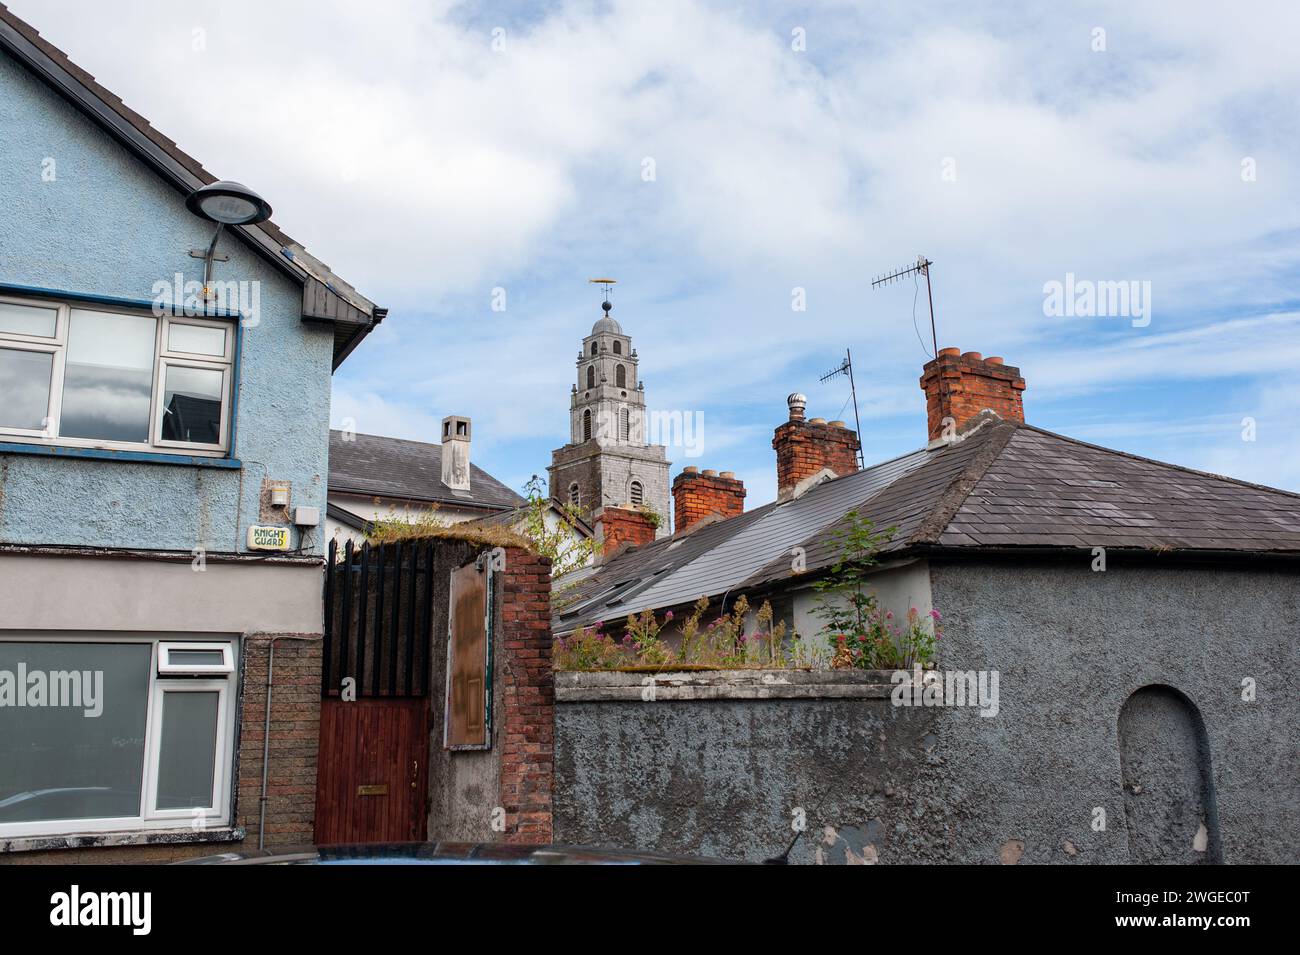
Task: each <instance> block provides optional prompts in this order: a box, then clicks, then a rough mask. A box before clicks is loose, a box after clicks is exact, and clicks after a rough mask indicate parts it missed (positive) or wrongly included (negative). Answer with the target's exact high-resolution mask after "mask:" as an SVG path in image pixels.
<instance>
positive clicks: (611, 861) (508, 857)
mask: <svg viewBox="0 0 1300 955" xmlns="http://www.w3.org/2000/svg"><path fill="white" fill-rule="evenodd" d="M177 864H178V865H725V864H727V863H726V861H725V860H722V859H706V858H702V857H697V856H673V855H664V854H662V853H657V852H625V851H621V850H616V849H599V848H589V847H584V846H554V845H545V846H532V845H519V844H516V843H505V842H478V843H475V842H394V843H377V844H371V845H344V846H315V847H307V848H302V849H275V850H271V849H262V850H250V851H247V852H223V853H220V854H218V855H212V856H203V857H202V858H198V859H186V860H184V861H183V862H180V863H177ZM734 864H739V863H734Z"/></svg>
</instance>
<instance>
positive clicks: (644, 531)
mask: <svg viewBox="0 0 1300 955" xmlns="http://www.w3.org/2000/svg"><path fill="white" fill-rule="evenodd" d="M592 523H593V524H594V525H595V528H596V539H597V540H598V541H600V546H601V554H602V555H604V554H609V553H611V552H612V551H614V550H615V549H617V548H618V547H619V546H621V545H623V544H631V545H632V546H633V547H640V546H641V545H642V544H649V543H650V542H651V541H652V540H654V539H655V525H654V524H653V523H652V522H651V518H650V514H649V513H648V512H647V511H644V510H642V509H641V508H637V507H602V508H601V509H600V510H598V511H596V513H595V514H594V515H593V517H592Z"/></svg>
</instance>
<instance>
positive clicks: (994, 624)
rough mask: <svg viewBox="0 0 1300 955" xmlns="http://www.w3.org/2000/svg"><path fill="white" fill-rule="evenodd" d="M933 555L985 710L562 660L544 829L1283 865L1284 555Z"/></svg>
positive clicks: (880, 678) (670, 842)
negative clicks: (798, 831) (551, 814)
mask: <svg viewBox="0 0 1300 955" xmlns="http://www.w3.org/2000/svg"><path fill="white" fill-rule="evenodd" d="M930 573H931V582H932V589H933V594H934V601H935V606H937V607H940V608H942V609H943V612H944V614H945V624H946V631H945V634H944V637H943V640H942V642H941V654H940V658H939V661H940V662H939V668H940V669H941V670H977V671H978V670H984V671H992V670H996V671H998V674H999V686H998V712H997V714H996V716H990V717H986V716H981V715H980V712H979V709H978V708H976V707H934V708H926V707H899V706H895V705H893V702H892V701H891V699H890V692H891V691H892V690H893V687H892V686H891V685H889V684H888V683H887V682H886V681H887V680H888V674H870V673H860V672H847V673H846V672H843V671H831V672H827V673H809V672H797V671H771V672H769V673H767V674H763V673H755V672H754V671H740V672H733V673H730V674H713V675H708V674H698V673H697V674H679V675H677V676H676V677H673V678H671V679H669V680H666V681H664V682H662V683H659V684H658V685H656V686H654V687H653V688H648V687H647V686H646V685H645V683H644V678H645V675H644V674H640V673H637V674H573V673H560V674H557V676H556V686H557V691H556V692H557V706H556V795H555V835H556V839H557V841H562V842H577V843H595V844H610V845H618V846H635V847H638V848H641V849H657V850H660V851H665V852H673V853H685V854H702V855H708V856H718V857H724V858H732V859H745V860H750V861H759V860H762V859H765V858H770V857H773V856H777V855H779V854H780V853H781V852H782V851H783V850H784V848H785V846H786V845H787V844H788V843H789V841H790V839H791V838H792V837H793V835H794V829H793V825H794V824H795V823H797V822H798V823H802V824H804V825H806V831H805V832H804V834H803V835H802V836H801V837H800V839H799V841H798V843H797V845H796V847H795V849H794V851H793V852H792V854H791V861H793V862H798V863H826V864H843V863H872V862H880V863H931V862H960V863H999V862H1001V863H1014V862H1023V863H1098V862H1105V863H1124V862H1157V861H1161V862H1211V861H1217V860H1222V861H1225V862H1230V863H1246V862H1252V863H1255V862H1258V863H1276V862H1293V861H1294V860H1295V846H1296V845H1297V843H1300V776H1298V774H1297V773H1296V772H1295V763H1294V728H1295V726H1296V724H1297V720H1300V698H1297V696H1296V694H1295V692H1294V685H1295V651H1294V634H1295V632H1296V629H1297V626H1300V587H1298V586H1297V583H1298V579H1297V577H1298V575H1297V574H1296V573H1295V571H1294V570H1263V569H1244V568H1241V567H1238V568H1235V569H1234V568H1231V567H1227V568H1225V567H1186V566H1162V565H1158V564H1156V565H1152V564H1150V563H1148V564H1141V565H1138V564H1129V565H1125V564H1116V563H1115V562H1114V561H1113V560H1112V562H1111V564H1110V568H1109V569H1108V570H1107V571H1106V572H1104V573H1093V572H1092V571H1091V569H1090V567H1089V563H1088V561H1087V560H1080V561H1078V562H1074V563H1070V564H1064V563H1057V564H1053V563H1045V562H1038V563H1035V564H1027V563H1004V562H990V561H984V562H962V563H940V562H932V563H931V571H930ZM1250 687H1253V689H1254V695H1253V697H1252V696H1251V694H1250V692H1249V688H1250ZM651 690H652V691H653V692H651ZM1243 694H1244V696H1245V697H1246V698H1243ZM648 696H653V699H647V698H646V697H648ZM1202 826H1204V827H1205V829H1204V830H1202Z"/></svg>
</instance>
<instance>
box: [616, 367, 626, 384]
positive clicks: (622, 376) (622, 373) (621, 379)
mask: <svg viewBox="0 0 1300 955" xmlns="http://www.w3.org/2000/svg"><path fill="white" fill-rule="evenodd" d="M614 384H615V385H617V386H618V387H620V388H626V387H627V368H625V367H624V366H623V365H619V366H618V367H617V368H615V369H614Z"/></svg>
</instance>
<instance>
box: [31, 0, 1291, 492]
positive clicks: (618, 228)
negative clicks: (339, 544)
mask: <svg viewBox="0 0 1300 955" xmlns="http://www.w3.org/2000/svg"><path fill="white" fill-rule="evenodd" d="M11 6H12V7H13V9H14V10H15V12H16V13H17V14H18V15H20V16H23V17H25V18H27V19H28V20H29V21H30V22H32V23H33V24H34V25H35V26H37V27H38V28H39V29H41V30H42V32H44V33H45V34H46V35H47V36H48V37H49V39H51V41H52V42H54V43H56V44H57V45H59V46H60V47H62V48H63V49H64V50H66V51H67V52H68V53H69V55H71V56H72V58H73V59H74V60H75V61H77V62H78V63H80V64H81V65H82V66H84V67H85V68H87V69H88V70H89V71H90V72H91V73H94V74H95V75H97V76H99V77H100V78H101V80H102V81H103V82H104V83H105V85H107V86H108V87H109V88H111V89H113V90H114V91H115V92H117V93H119V94H120V95H122V96H123V97H124V98H125V100H126V102H127V103H128V104H129V105H131V106H132V107H134V108H136V109H138V110H139V111H140V112H142V113H143V114H144V115H146V116H148V117H149V118H150V119H151V120H152V121H153V122H154V124H155V125H156V126H157V127H158V128H159V129H161V130H162V131H163V132H164V133H166V134H167V135H169V136H172V137H174V138H176V139H177V140H178V141H179V142H180V143H181V144H182V146H183V147H184V148H186V149H188V150H189V151H190V152H191V153H192V154H193V155H195V156H196V157H198V158H200V159H201V160H202V161H203V162H204V163H205V164H206V165H207V166H208V167H209V168H210V169H212V170H213V171H214V172H215V173H217V174H218V175H221V176H224V177H229V178H237V179H241V180H243V181H246V182H248V183H249V184H250V185H252V186H253V187H254V188H257V189H258V190H259V191H261V192H263V193H264V194H266V195H267V196H268V197H269V198H270V199H271V201H272V203H273V204H274V205H275V207H276V220H277V222H279V223H280V224H281V225H282V226H283V227H284V228H285V229H286V231H288V232H289V233H290V234H291V235H293V236H294V237H295V238H297V239H299V240H300V241H302V242H303V243H304V244H305V245H306V246H307V247H308V248H309V249H311V250H312V251H313V252H314V253H316V254H317V255H319V256H321V257H322V258H323V259H324V260H325V261H327V262H329V263H330V264H331V266H333V267H334V268H335V269H336V270H337V271H338V272H339V274H340V275H342V276H344V277H345V278H346V279H348V280H349V281H351V282H353V283H355V284H356V285H357V286H358V287H359V288H360V289H361V290H362V291H363V292H364V293H366V294H367V295H369V296H371V297H372V298H374V299H376V300H377V301H379V302H381V303H382V304H384V305H388V306H390V307H392V312H391V314H390V318H389V320H388V323H387V325H386V327H385V329H384V331H383V333H382V334H378V335H376V336H374V337H373V338H372V339H371V340H370V341H368V342H367V343H366V344H365V345H364V346H363V347H362V348H361V349H360V350H359V351H358V352H357V353H356V355H354V356H353V357H352V358H350V359H349V362H348V364H347V365H345V366H344V370H343V372H342V373H341V374H340V377H339V379H338V381H337V382H336V395H335V402H334V405H335V408H334V411H335V419H336V420H337V419H338V418H339V416H340V412H341V410H342V409H349V410H350V412H351V413H352V414H353V415H354V416H356V417H357V418H358V420H359V421H360V420H362V419H363V418H364V419H366V420H367V421H370V422H372V424H369V425H367V426H366V429H367V430H376V431H382V432H388V433H405V434H408V435H412V436H414V435H418V434H433V433H436V422H437V421H438V420H439V419H440V418H441V416H442V415H443V414H445V413H450V412H452V411H456V412H458V413H469V414H472V415H473V416H474V417H475V420H476V422H477V426H476V437H480V436H489V435H490V438H488V440H489V441H490V442H492V443H493V444H494V445H496V446H497V448H498V450H500V451H501V453H502V454H503V455H506V456H508V454H507V452H506V451H505V450H504V449H506V448H508V447H509V446H510V443H511V442H525V441H531V442H532V443H531V444H528V454H530V455H535V454H536V453H537V451H536V448H535V444H536V442H537V441H538V439H539V438H541V440H542V443H543V444H547V443H548V442H550V441H552V439H553V443H559V442H560V441H562V440H563V439H564V436H565V434H566V426H567V405H566V402H567V392H568V384H569V381H570V377H571V372H572V359H573V354H572V353H573V352H574V351H575V350H576V347H577V344H578V341H579V339H580V337H581V336H582V334H583V333H584V332H585V331H586V325H587V324H588V323H590V321H592V320H593V319H594V317H595V315H594V312H595V309H594V297H593V296H591V295H590V294H589V293H588V290H587V289H586V288H585V286H584V285H583V284H582V283H583V281H584V280H585V278H587V277H588V276H589V275H591V274H594V273H596V272H598V271H601V270H602V269H606V268H609V269H617V270H618V272H619V277H620V278H623V279H624V280H625V285H624V286H620V292H619V298H618V304H619V308H618V309H617V311H616V314H618V315H620V316H621V317H622V318H623V320H624V321H625V323H626V324H627V326H628V330H629V331H631V332H632V333H633V334H634V335H636V336H637V343H638V346H639V347H640V349H641V353H642V360H643V364H642V375H643V377H645V378H646V379H647V380H648V381H649V385H648V389H649V392H648V396H649V400H650V402H651V404H652V405H657V406H660V407H679V408H684V409H702V410H705V411H706V414H709V415H710V416H711V418H710V420H712V421H718V422H721V423H725V424H724V427H727V428H728V429H729V430H728V432H727V434H726V435H725V439H724V437H723V436H719V438H718V442H719V443H718V449H719V450H720V451H721V452H723V453H725V454H727V455H733V454H734V455H735V459H734V460H731V461H726V460H724V461H712V462H709V464H708V465H706V466H714V465H716V466H718V467H734V468H735V469H736V470H738V471H740V472H743V473H754V474H757V473H760V472H762V473H765V472H767V471H770V464H769V463H768V462H769V459H770V455H771V451H770V448H768V447H767V439H766V433H767V432H768V431H770V428H771V427H772V426H773V425H775V424H776V423H778V422H779V421H780V420H781V418H782V417H783V415H784V407H783V399H784V396H785V394H786V393H787V392H788V391H790V390H793V389H795V388H799V389H801V390H805V391H808V392H809V393H810V394H812V395H813V396H814V399H815V400H816V401H818V402H820V401H822V400H823V399H824V400H825V403H826V404H828V405H832V404H833V405H834V407H830V408H825V409H821V410H822V411H824V413H825V414H826V415H827V416H833V415H834V413H835V408H837V407H838V406H839V404H840V402H841V401H842V400H843V397H844V396H845V395H844V393H843V391H842V390H834V389H830V388H823V389H822V390H817V385H816V380H815V374H816V372H820V371H822V370H824V368H825V367H829V366H830V365H831V364H833V363H834V361H835V360H836V359H837V357H838V355H839V354H840V353H841V351H842V348H843V347H844V346H845V345H852V346H853V348H854V351H855V357H856V358H857V360H858V367H859V368H861V369H863V373H861V374H860V375H859V385H860V387H861V389H862V397H863V411H864V415H865V419H866V420H867V421H869V422H873V423H875V422H879V420H880V418H881V417H887V416H894V417H899V418H902V417H903V416H908V417H907V420H908V422H909V425H908V426H910V427H912V430H914V431H915V432H916V440H915V441H911V442H908V444H915V443H919V440H920V437H921V434H920V432H921V425H920V422H919V421H916V422H915V423H914V424H913V423H912V419H913V418H915V417H916V416H918V415H919V414H920V407H921V401H920V392H919V389H917V387H916V378H917V375H918V373H919V366H920V363H921V358H920V347H919V346H918V344H917V341H916V334H915V333H914V331H913V329H912V328H911V327H909V326H910V325H911V324H912V319H913V312H912V302H913V290H912V289H910V288H907V287H906V285H904V286H903V287H902V288H899V287H893V288H891V289H886V290H882V291H877V292H873V291H871V289H870V286H869V279H870V278H871V277H872V276H873V275H874V274H876V273H879V272H882V271H885V270H887V269H889V268H892V267H896V266H899V265H903V264H904V263H906V262H908V261H911V260H912V259H913V257H914V256H915V254H916V253H917V252H918V251H925V252H926V253H927V254H929V255H930V256H931V257H932V258H933V259H934V260H935V262H936V266H935V300H936V307H937V309H938V316H939V327H940V337H941V341H940V345H943V344H958V345H961V346H962V347H965V348H976V349H979V350H981V351H984V352H985V353H1000V354H1003V355H1005V356H1006V358H1007V360H1008V362H1009V363H1013V364H1019V365H1021V366H1022V368H1024V369H1025V371H1026V374H1027V375H1031V381H1030V385H1031V392H1030V395H1031V398H1030V400H1031V402H1032V401H1037V400H1042V401H1044V402H1045V403H1050V402H1051V401H1053V400H1056V399H1064V398H1067V397H1068V398H1069V399H1071V400H1072V401H1075V402H1076V403H1077V402H1080V401H1085V400H1086V399H1087V397H1088V396H1089V395H1092V396H1097V395H1106V394H1111V393H1113V392H1115V391H1116V390H1120V391H1122V390H1124V389H1139V388H1144V387H1146V386H1148V385H1149V383H1150V382H1151V381H1152V380H1153V379H1154V380H1157V381H1166V382H1170V383H1173V384H1177V383H1179V382H1188V381H1193V380H1204V379H1206V378H1211V377H1215V376H1225V375H1237V376H1251V375H1255V376H1258V375H1262V374H1265V373H1270V372H1271V371H1273V370H1276V369H1277V368H1279V367H1281V365H1282V364H1283V363H1285V362H1293V361H1294V358H1295V349H1296V347H1297V346H1295V345H1294V344H1291V342H1294V341H1295V336H1294V335H1293V333H1294V331H1295V330H1296V329H1295V328H1294V327H1293V322H1294V319H1293V318H1288V317H1286V316H1285V315H1282V316H1274V317H1272V318H1263V317H1262V316H1263V315H1266V314H1268V313H1269V312H1270V311H1272V310H1274V309H1276V308H1277V307H1278V305H1277V303H1279V302H1282V301H1286V300H1287V298H1288V297H1289V296H1292V295H1293V294H1294V293H1293V289H1294V287H1295V282H1294V276H1295V271H1296V266H1297V262H1298V261H1300V248H1298V246H1300V243H1298V242H1297V234H1296V233H1295V231H1294V229H1295V221H1296V212H1297V208H1298V207H1300V176H1297V172H1298V171H1300V163H1298V161H1297V159H1296V156H1297V149H1296V145H1297V142H1296V141H1297V138H1300V119H1297V117H1296V115H1295V113H1294V109H1293V104H1294V102H1295V101H1296V99H1297V98H1298V95H1300V58H1297V57H1296V56H1295V55H1294V49H1293V47H1294V37H1295V36H1296V35H1300V7H1297V6H1296V5H1295V4H1291V3H1284V2H1276V3H1267V4H1244V5H1240V6H1239V7H1237V8H1234V9H1233V10H1232V11H1231V12H1228V13H1225V12H1223V10H1222V9H1221V8H1217V7H1215V6H1212V5H1199V4H1189V3H1182V2H1172V0H1171V2H1167V3H1151V4H1141V5H1137V4H1132V3H1119V2H1113V3H1112V2H1099V3H1094V4H1089V5H1085V6H1083V7H1082V8H1080V9H1079V10H1077V11H1069V12H1067V11H1061V10H1057V9H1055V8H1051V9H1048V8H1042V7H1040V6H1038V5H1034V4H1025V5H1023V6H1011V7H1007V6H1004V5H988V6H985V5H980V4H970V3H952V4H947V5H944V6H942V7H941V8H940V9H939V10H937V11H934V12H932V13H930V14H928V15H926V16H917V11H916V7H915V5H914V4H896V5H884V6H881V5H875V4H873V5H871V6H870V8H862V7H859V6H858V5H854V4H837V3H828V4H814V5H813V6H811V7H805V6H802V5H801V6H800V7H797V8H795V7H786V6H782V5H779V4H773V5H768V6H760V7H757V8H745V9H741V8H738V7H735V6H734V5H721V4H717V5H713V4H708V3H704V2H690V0H669V2H664V3H655V4H644V3H634V2H631V0H626V2H615V3H610V4H592V3H585V2H567V3H560V4H556V5H554V6H549V7H546V8H545V9H544V10H541V11H539V10H533V9H523V8H521V9H520V10H519V11H513V12H512V11H510V10H508V9H500V8H496V7H489V6H478V5H471V4H458V3H440V4H430V3H427V2H417V0H402V2H388V3H383V4H364V5H359V4H352V3H344V2H342V0H334V2H317V3H311V4H307V3H299V4H281V3H274V4H269V3H264V2H253V0H237V2H227V3H223V4H221V5H220V6H219V7H217V6H212V5H209V4H206V3H197V2H196V3H177V2H163V0H148V2H139V3H133V4H131V5H129V6H124V7H112V8H110V7H109V6H108V5H101V4H89V3H84V2H74V0H42V2H40V3H37V2H35V0H13V2H12V3H11ZM1098 25H1101V26H1104V27H1105V29H1106V31H1107V50H1106V51H1105V52H1104V53H1094V52H1093V51H1092V50H1091V48H1090V45H1089V44H1090V41H1091V31H1092V29H1093V27H1095V26H1098ZM496 26H500V27H503V28H504V29H505V31H506V33H505V45H504V49H503V50H502V51H500V52H496V51H494V50H493V48H492V43H491V41H492V33H491V31H492V28H493V27H496ZM793 26H803V27H805V28H806V30H807V37H808V50H807V52H805V53H796V52H794V51H793V50H791V48H790V30H791V28H792V27H793ZM195 29H202V30H204V31H206V32H205V34H204V36H205V41H206V49H205V50H203V51H195V50H194V48H193V35H194V34H193V31H194V30H195ZM178 77H184V82H177V78H178ZM1247 156H1249V157H1252V158H1253V159H1254V160H1255V162H1256V164H1257V169H1258V179H1257V181H1254V182H1243V181H1242V178H1241V161H1242V159H1243V158H1244V157H1247ZM646 157H652V158H653V159H654V160H655V170H656V180H655V181H654V182H645V181H643V180H642V178H641V172H642V161H643V160H644V159H645V158H646ZM946 158H952V159H953V160H955V169H956V172H957V178H956V181H953V182H947V181H944V180H943V179H942V178H941V171H942V165H941V164H942V163H943V161H944V159H946ZM1067 271H1073V272H1075V273H1076V274H1077V275H1080V276H1084V277H1089V278H1097V279H1141V280H1150V281H1152V283H1153V286H1154V293H1155V303H1156V309H1157V313H1156V318H1155V321H1154V322H1153V325H1152V327H1151V328H1150V329H1148V330H1147V334H1145V335H1142V336H1138V335H1133V334H1130V335H1126V336H1124V337H1122V338H1121V337H1119V336H1114V338H1115V340H1114V341H1111V340H1109V339H1107V340H1102V339H1099V338H1098V337H1097V336H1098V335H1101V334H1105V330H1104V329H1103V327H1102V326H1101V325H1096V326H1085V325H1081V324H1079V323H1077V322H1076V323H1070V322H1064V321H1053V320H1045V319H1044V318H1043V315H1042V312H1041V288H1042V284H1043V282H1045V281H1047V280H1049V279H1059V278H1062V277H1063V276H1064V273H1065V272H1067ZM497 285H501V286H504V287H506V288H507V289H508V291H509V293H510V296H511V305H510V309H509V311H508V312H507V313H505V314H504V315H501V314H494V313H492V312H490V311H489V310H488V307H487V302H488V295H489V293H490V290H491V288H492V287H493V286H497ZM793 286H801V287H804V288H806V289H807V292H808V298H809V310H808V311H807V312H804V313H792V312H791V310H790V289H791V288H792V287H793ZM925 308H926V306H925V297H924V290H921V295H920V302H919V309H920V326H921V329H922V337H923V339H924V340H925V342H926V345H927V347H928V340H929V335H928V328H926V327H925V326H926V325H927V324H928V321H927V318H926V317H925V314H926V313H925ZM1241 309H1245V310H1246V314H1247V315H1251V316H1254V317H1251V318H1249V319H1248V320H1246V321H1245V322H1244V323H1243V322H1240V321H1234V320H1232V319H1237V318H1239V317H1240V315H1239V314H1238V310H1241ZM1288 314H1289V313H1288ZM1225 316H1231V318H1225ZM1279 323H1280V324H1279ZM1287 334H1292V338H1291V339H1290V340H1289V341H1288V340H1287V339H1286V337H1285V336H1286V335H1287ZM1076 406H1077V407H1085V406H1078V405H1076ZM747 416H748V417H747ZM431 423H433V425H432V430H430V429H431ZM886 426H887V423H885V424H882V425H881V427H882V428H884V427H886ZM894 430H895V431H897V432H898V433H900V434H901V433H903V432H904V431H906V430H907V427H900V428H897V429H894ZM890 433H893V432H890ZM545 436H550V437H549V438H547V437H545ZM865 443H867V445H868V446H869V447H873V448H874V447H875V446H876V444H877V442H876V441H875V440H873V437H872V436H870V435H869V436H868V440H867V441H866V442H865ZM1103 443H1104V442H1103ZM753 445H756V446H753ZM523 446H524V445H522V444H520V447H523ZM904 446H907V445H906V444H905V445H904ZM746 449H748V450H746ZM896 450H901V448H896V447H892V446H891V447H888V448H885V447H883V446H882V447H881V451H882V453H884V452H885V451H889V452H892V451H896ZM868 457H873V458H874V455H871V454H869V455H868ZM1234 460H1238V459H1234ZM545 463H546V462H545V460H538V461H533V462H523V461H520V462H512V464H511V467H513V468H514V469H515V470H517V471H519V472H520V473H524V472H526V471H533V470H540V469H541V467H542V466H544V464H545ZM1229 463H1232V462H1231V461H1230V462H1229ZM1284 465H1285V462H1282V461H1281V460H1280V459H1279V463H1278V466H1279V467H1283V466H1284ZM1241 466H1242V467H1252V468H1253V467H1255V465H1252V464H1249V462H1245V463H1241ZM752 502H756V498H755V496H753V495H751V503H752Z"/></svg>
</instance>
